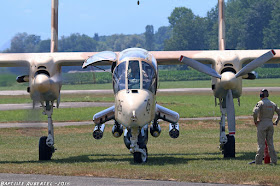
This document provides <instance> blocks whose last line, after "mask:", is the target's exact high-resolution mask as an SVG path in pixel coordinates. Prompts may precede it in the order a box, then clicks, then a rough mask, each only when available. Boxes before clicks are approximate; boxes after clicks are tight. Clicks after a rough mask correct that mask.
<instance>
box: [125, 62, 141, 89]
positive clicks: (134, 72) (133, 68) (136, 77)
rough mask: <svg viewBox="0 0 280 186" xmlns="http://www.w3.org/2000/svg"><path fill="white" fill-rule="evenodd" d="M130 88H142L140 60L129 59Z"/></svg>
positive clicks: (128, 75) (128, 77)
mask: <svg viewBox="0 0 280 186" xmlns="http://www.w3.org/2000/svg"><path fill="white" fill-rule="evenodd" d="M127 79H128V89H140V67H139V61H137V60H133V61H129V64H128V70H127Z"/></svg>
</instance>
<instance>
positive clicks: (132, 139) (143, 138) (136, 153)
mask: <svg viewBox="0 0 280 186" xmlns="http://www.w3.org/2000/svg"><path fill="white" fill-rule="evenodd" d="M147 142H148V125H145V126H144V127H142V129H139V128H130V129H125V135H124V143H125V145H126V147H127V148H128V149H129V151H130V153H131V154H133V160H134V163H146V162H147V160H148V150H147V146H146V144H147Z"/></svg>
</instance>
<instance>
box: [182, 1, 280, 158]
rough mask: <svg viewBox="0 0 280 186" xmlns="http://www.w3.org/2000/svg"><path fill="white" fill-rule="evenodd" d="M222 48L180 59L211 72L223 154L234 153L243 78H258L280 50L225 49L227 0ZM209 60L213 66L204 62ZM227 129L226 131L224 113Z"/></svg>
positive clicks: (221, 14)
mask: <svg viewBox="0 0 280 186" xmlns="http://www.w3.org/2000/svg"><path fill="white" fill-rule="evenodd" d="M218 3H219V51H196V52H194V53H193V54H190V55H186V56H187V57H186V56H184V55H182V56H181V57H180V61H181V62H183V63H184V64H187V65H189V66H191V67H192V68H194V69H196V70H198V71H200V72H203V73H205V74H207V75H210V76H212V90H213V94H214V96H215V103H216V105H217V102H216V99H218V100H219V105H220V111H221V121H220V149H221V150H222V151H223V154H224V157H235V138H234V135H235V110H234V103H233V98H237V99H238V103H239V105H240V99H239V98H240V96H241V94H242V79H255V78H256V74H255V73H254V72H253V70H254V69H256V68H257V67H260V66H262V65H263V64H264V63H266V62H267V63H279V57H280V50H270V51H268V50H225V21H224V0H219V1H218ZM276 53H277V55H276ZM205 64H210V65H212V68H211V67H209V66H207V65H205ZM245 64H247V65H246V66H244V67H243V65H245ZM226 115H227V121H228V132H229V134H227V135H226V134H225V116H226Z"/></svg>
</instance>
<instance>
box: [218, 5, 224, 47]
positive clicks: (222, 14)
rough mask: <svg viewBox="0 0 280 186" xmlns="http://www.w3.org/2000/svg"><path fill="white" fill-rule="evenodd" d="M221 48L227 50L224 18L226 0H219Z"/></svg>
mask: <svg viewBox="0 0 280 186" xmlns="http://www.w3.org/2000/svg"><path fill="white" fill-rule="evenodd" d="M218 3H219V50H225V48H226V30H225V20H224V14H225V13H224V7H225V3H224V0H219V1H218Z"/></svg>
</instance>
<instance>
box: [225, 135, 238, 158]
mask: <svg viewBox="0 0 280 186" xmlns="http://www.w3.org/2000/svg"><path fill="white" fill-rule="evenodd" d="M227 139H228V141H227V143H226V144H225V145H224V150H223V154H224V158H235V138H234V136H230V135H228V134H227Z"/></svg>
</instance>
